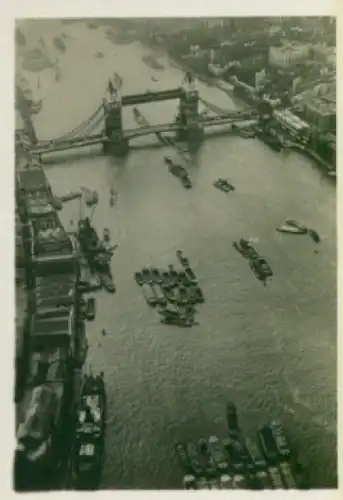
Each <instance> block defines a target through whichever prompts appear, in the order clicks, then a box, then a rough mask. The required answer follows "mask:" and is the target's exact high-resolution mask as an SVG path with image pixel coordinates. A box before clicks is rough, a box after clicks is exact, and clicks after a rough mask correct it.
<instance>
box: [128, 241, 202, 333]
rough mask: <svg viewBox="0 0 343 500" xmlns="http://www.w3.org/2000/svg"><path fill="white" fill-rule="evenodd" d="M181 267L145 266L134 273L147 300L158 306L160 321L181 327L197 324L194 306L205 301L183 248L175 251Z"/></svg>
mask: <svg viewBox="0 0 343 500" xmlns="http://www.w3.org/2000/svg"><path fill="white" fill-rule="evenodd" d="M176 255H177V258H178V261H179V263H180V264H181V269H179V270H177V269H175V267H174V266H173V265H172V264H171V265H169V268H168V269H161V268H156V267H151V268H148V267H145V268H143V269H142V270H141V271H140V272H136V273H135V276H134V277H135V280H136V283H137V284H138V285H139V286H140V288H141V290H142V293H143V295H144V298H145V300H146V302H147V304H148V305H149V306H151V307H156V310H157V312H158V314H159V317H160V321H161V323H164V324H169V325H176V326H181V327H191V326H193V325H194V324H196V321H195V317H194V316H195V313H196V310H195V306H196V304H201V303H203V302H204V300H205V299H204V294H203V292H202V290H201V288H200V286H199V283H198V280H197V277H196V275H195V273H194V271H193V269H192V268H191V267H190V263H189V260H188V258H187V257H185V256H184V255H183V252H182V251H181V250H178V251H177V252H176Z"/></svg>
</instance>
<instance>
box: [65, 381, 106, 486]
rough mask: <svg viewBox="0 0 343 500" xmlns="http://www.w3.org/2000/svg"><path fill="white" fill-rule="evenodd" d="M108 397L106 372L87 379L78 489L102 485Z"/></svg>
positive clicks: (80, 415) (79, 425) (75, 465)
mask: <svg viewBox="0 0 343 500" xmlns="http://www.w3.org/2000/svg"><path fill="white" fill-rule="evenodd" d="M106 406H107V397H106V389H105V383H104V378H103V374H100V375H98V376H97V377H94V376H89V377H87V378H86V380H85V382H84V384H83V387H82V390H81V398H80V404H79V408H78V412H77V422H76V430H75V447H74V453H73V456H72V472H73V479H74V482H75V483H76V487H77V489H95V488H97V487H98V486H99V482H100V476H101V469H102V463H103V455H104V443H105V430H106Z"/></svg>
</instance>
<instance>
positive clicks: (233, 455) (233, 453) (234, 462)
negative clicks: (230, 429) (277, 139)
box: [223, 438, 245, 473]
mask: <svg viewBox="0 0 343 500" xmlns="http://www.w3.org/2000/svg"><path fill="white" fill-rule="evenodd" d="M235 442H236V441H235V440H233V439H231V438H228V439H224V441H223V446H224V448H225V449H226V451H227V452H228V454H229V457H230V465H231V467H232V469H233V471H234V473H240V472H242V471H244V469H245V465H244V462H243V460H242V457H241V454H240V453H239V450H237V447H236V446H235Z"/></svg>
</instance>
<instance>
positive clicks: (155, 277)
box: [150, 267, 163, 285]
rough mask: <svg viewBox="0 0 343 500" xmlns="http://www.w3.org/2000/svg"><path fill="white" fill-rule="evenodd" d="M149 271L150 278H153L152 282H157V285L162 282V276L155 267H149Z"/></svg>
mask: <svg viewBox="0 0 343 500" xmlns="http://www.w3.org/2000/svg"><path fill="white" fill-rule="evenodd" d="M150 272H151V276H152V279H153V280H154V283H157V284H159V285H160V284H162V283H163V278H162V276H161V273H160V271H159V269H157V267H152V268H151V269H150Z"/></svg>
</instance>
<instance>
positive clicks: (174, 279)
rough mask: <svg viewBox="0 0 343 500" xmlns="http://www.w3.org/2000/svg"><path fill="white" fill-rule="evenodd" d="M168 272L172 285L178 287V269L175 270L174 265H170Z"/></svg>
mask: <svg viewBox="0 0 343 500" xmlns="http://www.w3.org/2000/svg"><path fill="white" fill-rule="evenodd" d="M168 272H169V276H170V283H171V284H174V285H176V284H177V283H178V280H179V274H178V272H177V271H176V269H174V266H173V264H169V266H168Z"/></svg>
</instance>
